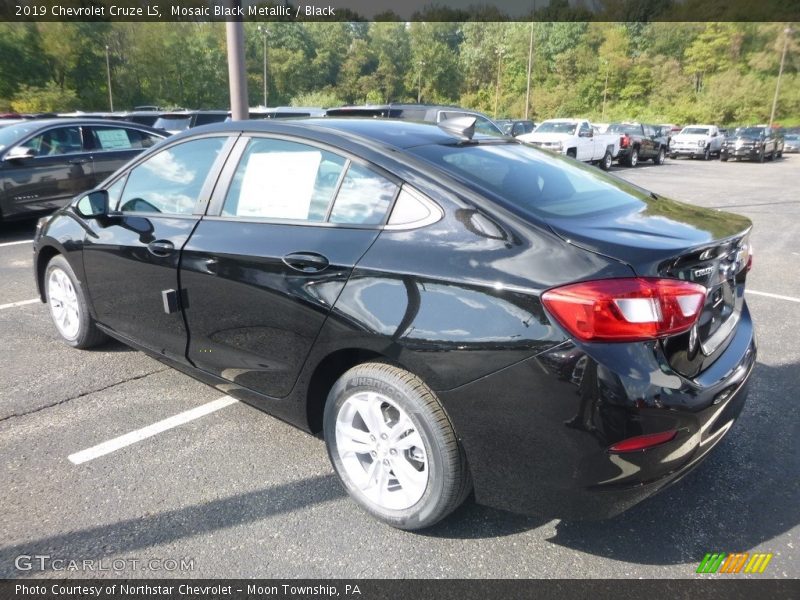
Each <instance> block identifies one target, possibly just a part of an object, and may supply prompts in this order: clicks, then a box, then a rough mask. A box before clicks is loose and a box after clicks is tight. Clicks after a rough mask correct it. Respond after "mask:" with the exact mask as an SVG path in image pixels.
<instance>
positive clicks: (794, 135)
mask: <svg viewBox="0 0 800 600" xmlns="http://www.w3.org/2000/svg"><path fill="white" fill-rule="evenodd" d="M786 139H787V140H789V141H790V142H797V141H800V134H797V133H787V134H786Z"/></svg>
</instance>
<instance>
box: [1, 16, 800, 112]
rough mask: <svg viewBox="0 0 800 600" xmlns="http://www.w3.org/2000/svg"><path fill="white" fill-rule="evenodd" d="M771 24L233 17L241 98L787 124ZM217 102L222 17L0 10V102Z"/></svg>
mask: <svg viewBox="0 0 800 600" xmlns="http://www.w3.org/2000/svg"><path fill="white" fill-rule="evenodd" d="M785 29H786V24H782V23H735V22H731V23H715V22H709V23H639V22H627V23H594V22H592V23H590V22H536V23H525V22H432V21H429V22H425V21H421V22H412V23H403V22H391V21H382V22H369V23H367V22H305V23H303V22H269V23H262V24H260V26H259V25H258V24H255V23H245V43H246V56H247V64H246V68H247V78H248V92H249V100H250V104H251V105H253V106H255V105H258V104H261V103H263V101H264V97H263V96H264V90H263V81H264V79H263V62H264V43H265V40H266V48H267V52H266V54H267V96H268V98H267V101H268V103H269V105H270V106H279V105H290V104H293V105H298V106H302V105H308V106H336V105H341V104H363V103H384V102H390V101H395V102H401V101H417V99H418V98H419V99H421V100H422V101H423V102H431V103H433V102H435V103H447V104H458V105H461V106H464V107H467V108H472V109H477V110H481V111H483V112H485V113H487V114H489V115H490V116H497V117H504V116H510V117H522V116H523V115H524V114H525V112H526V111H525V108H526V106H525V104H526V97H528V95H527V85H528V65H529V57H532V61H531V93H530V96H529V105H528V114H529V116H530V117H531V118H533V119H535V120H540V119H544V118H549V117H557V116H585V117H588V118H591V119H594V120H597V121H601V120H602V121H613V120H620V119H639V120H643V121H653V122H663V123H666V122H671V123H688V122H715V123H723V124H734V123H754V122H764V121H766V120H768V118H769V115H770V110H771V108H772V100H773V94H774V91H775V84H776V80H777V76H778V69H779V63H780V59H781V54H782V51H783V48H784V44H786V60H785V64H784V71H783V77H782V81H781V92H780V97H779V101H778V105H777V111H776V121H779V122H781V123H783V124H786V125H794V124H798V123H800V75H799V74H798V70H799V69H798V67H800V41H798V39H797V38H800V35H798V34H797V31H798V28H797V26H796V25H795V26H794V30H795V35H794V36H792V35H788V36H787V34H786V33H785ZM107 68H110V72H111V87H112V95H113V102H114V108H115V109H116V110H125V109H130V108H132V107H133V106H136V105H142V104H156V105H160V106H163V107H186V108H228V106H229V100H228V82H227V58H226V43H225V27H224V24H223V23H209V22H180V23H71V22H57V23H0V111H8V110H16V111H19V112H41V111H54V110H55V111H71V110H84V111H91V110H108V108H109V94H108V86H107Z"/></svg>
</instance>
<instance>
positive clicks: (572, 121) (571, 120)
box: [542, 119, 586, 123]
mask: <svg viewBox="0 0 800 600" xmlns="http://www.w3.org/2000/svg"><path fill="white" fill-rule="evenodd" d="M584 121H586V119H547V120H545V121H542V123H583V122H584Z"/></svg>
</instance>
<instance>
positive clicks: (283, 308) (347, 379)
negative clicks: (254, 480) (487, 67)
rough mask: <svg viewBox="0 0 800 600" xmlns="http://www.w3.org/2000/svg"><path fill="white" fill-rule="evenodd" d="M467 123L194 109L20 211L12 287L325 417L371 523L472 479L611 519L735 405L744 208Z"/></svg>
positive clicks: (78, 330) (537, 508)
mask: <svg viewBox="0 0 800 600" xmlns="http://www.w3.org/2000/svg"><path fill="white" fill-rule="evenodd" d="M474 125H475V119H474V117H471V118H465V119H460V120H459V122H456V123H453V122H450V120H445V121H444V122H443V123H441V124H440V126H438V127H437V126H436V125H433V124H426V123H412V122H408V121H397V120H379V119H315V120H313V121H312V120H308V121H302V120H300V121H296V120H292V121H288V120H283V121H281V120H279V119H267V120H259V121H246V122H236V123H225V124H218V125H211V126H209V127H206V128H204V130H203V131H202V132H197V131H196V130H191V129H190V130H188V131H186V132H184V133H181V134H178V135H176V136H173V137H172V138H169V139H167V140H166V141H165V142H164V143H162V144H160V145H159V147H157V148H153V149H151V150H150V151H149V152H147V153H146V154H144V155H142V156H140V157H138V158H137V159H136V160H135V161H134V162H132V163H131V164H129V165H128V166H126V167H125V168H123V169H121V170H120V171H118V172H117V173H116V174H115V175H113V176H112V177H110V178H109V179H108V180H106V181H105V182H104V183H103V184H102V186H101V188H100V189H97V190H94V191H93V192H91V193H88V194H84V195H80V196H78V197H76V198H75V200H74V201H73V202H72V203H70V205H69V206H68V207H65V208H63V209H62V210H61V211H59V212H57V213H56V214H55V215H54V216H52V217H49V218H46V219H43V220H41V221H40V222H39V224H38V226H37V230H36V234H35V239H34V243H33V248H34V260H33V262H34V268H35V274H36V275H35V281H36V285H37V287H38V289H39V292H40V295H41V298H42V300H43V301H45V302H46V303H47V306H48V308H49V311H50V313H51V316H52V318H53V322H54V327H55V329H56V330H57V331H58V334H59V336H60V337H61V338H62V339H63V340H64V342H65V343H66V344H68V345H70V346H73V347H78V348H88V347H91V346H95V345H97V344H99V343H101V342H103V341H104V340H105V339H106V336H112V337H114V338H117V339H119V340H121V341H123V342H124V343H126V344H129V345H131V346H133V347H135V348H139V349H141V350H144V351H145V352H147V353H148V354H150V355H152V356H154V357H155V358H157V359H158V360H160V361H162V362H164V363H166V364H168V365H171V366H174V367H178V368H180V369H181V370H183V371H185V372H187V373H190V374H192V375H193V376H195V377H197V378H198V379H200V380H202V381H204V382H206V383H208V384H211V385H213V386H216V387H217V388H218V389H221V390H224V393H225V394H229V395H231V396H234V397H236V398H238V399H240V400H243V401H245V402H248V403H250V404H253V405H254V406H257V407H260V408H261V409H263V410H265V411H267V412H269V413H271V414H274V415H276V416H279V417H280V418H281V419H283V420H284V421H287V422H289V423H292V424H293V425H295V426H297V427H301V428H303V429H304V430H307V431H309V432H312V433H315V434H316V433H322V436H323V437H324V440H325V444H326V446H327V449H328V454H329V456H330V460H331V463H332V465H333V469H334V472H335V473H336V474H337V475H338V477H339V478H340V479H341V482H342V485H343V488H344V489H345V490H346V491H347V493H348V494H349V495H350V496H351V497H352V498H353V499H354V500H355V502H357V503H358V504H359V505H360V506H361V507H363V508H364V509H365V510H366V511H367V512H368V513H370V514H372V515H374V516H375V517H377V518H378V519H380V520H381V521H383V522H384V523H387V524H389V525H392V526H394V527H399V528H403V529H420V528H424V527H428V526H430V525H433V524H434V523H436V522H437V521H439V520H440V519H442V518H444V517H445V516H447V515H448V514H449V513H451V512H452V511H453V510H455V508H456V507H458V506H459V504H461V503H462V502H463V501H464V500H465V499H466V498H467V497H468V496H469V495H470V493H471V491H472V490H473V489H474V497H475V499H476V501H477V502H479V503H481V504H486V505H489V506H493V507H497V508H502V509H506V510H513V511H516V512H521V513H526V514H536V515H539V517H540V518H541V517H542V516H543V515H544V516H545V518H551V517H562V518H569V519H581V518H583V519H585V518H602V517H610V516H613V515H615V514H618V513H619V512H621V511H623V510H625V509H627V508H629V507H631V506H632V505H634V504H636V503H637V502H639V501H641V500H643V499H644V498H646V497H647V496H649V495H651V494H653V493H655V492H657V491H658V490H660V489H662V488H664V487H666V486H667V485H669V484H670V483H672V482H675V481H677V480H679V479H680V478H681V477H682V476H683V475H685V474H686V473H687V472H689V471H690V470H691V469H692V468H693V467H695V466H696V465H697V464H698V463H699V462H700V461H701V460H702V459H703V458H705V457H706V456H708V454H709V452H710V451H712V449H713V448H714V447H715V446H716V445H717V444H718V443H719V442H720V441H721V440H722V439H723V438H724V436H725V434H726V433H727V432H728V431H730V430H731V427H732V425H733V423H734V421H735V420H736V419H737V417H738V416H739V414H740V412H741V410H742V408H743V406H744V403H745V397H746V394H747V383H748V379H749V376H750V374H751V372H752V369H753V366H754V365H755V364H756V343H755V338H754V335H753V324H752V321H751V318H750V313H749V310H748V306H747V299H746V298H747V295H746V294H745V283H746V279H747V275H748V270H749V266H750V260H749V256H750V250H749V235H750V229H751V226H752V224H751V222H750V221H749V220H748V219H746V218H744V217H740V216H737V215H733V214H730V213H727V212H723V211H718V210H709V209H705V208H702V207H699V206H696V205H685V204H681V203H679V202H675V201H673V200H669V199H667V198H664V197H661V196H659V195H656V194H651V193H649V192H647V191H646V190H643V189H642V188H640V187H638V186H635V185H632V184H629V183H627V182H625V181H623V180H621V179H619V178H616V177H611V176H609V175H606V174H604V173H601V172H599V171H598V170H596V169H590V168H588V167H586V166H585V165H582V164H580V163H578V162H576V161H574V160H569V159H566V158H564V157H561V156H556V155H553V154H551V153H549V152H543V151H541V150H538V149H536V148H532V147H530V146H528V145H526V144H524V143H521V142H519V141H517V140H516V139H514V138H510V137H508V136H503V137H496V136H483V135H480V134H475V135H472V131H473V130H474ZM40 339H41V342H40V343H49V340H44V339H43V338H40ZM76 356H77V355H76ZM98 368H101V369H102V368H103V366H102V365H98ZM729 454H730V453H722V454H721V455H718V456H717V460H718V462H726V461H727V463H728V464H731V465H735V464H737V461H736V457H733V456H729ZM274 460H275V461H278V462H280V461H282V460H286V457H279V456H276V457H274ZM282 467H285V468H291V465H282ZM153 483H155V482H153ZM295 485H296V486H302V485H303V483H302V481H299V482H297V483H296V484H295ZM684 491H685V490H684ZM708 493H709V494H714V493H717V491H716V490H709V492H708ZM678 496H679V491H678V492H676V491H675V490H673V497H675V502H673V503H672V504H673V506H672V508H671V510H673V511H677V510H679V509H680V504H681V501H680V498H679V497H678ZM691 502H698V503H702V498H691ZM658 510H661V509H660V508H658Z"/></svg>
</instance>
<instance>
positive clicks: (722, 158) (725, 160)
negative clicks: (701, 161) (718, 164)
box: [719, 155, 728, 162]
mask: <svg viewBox="0 0 800 600" xmlns="http://www.w3.org/2000/svg"><path fill="white" fill-rule="evenodd" d="M719 159H720V160H721V161H722V162H728V157H727V156H721V155H720V157H719Z"/></svg>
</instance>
